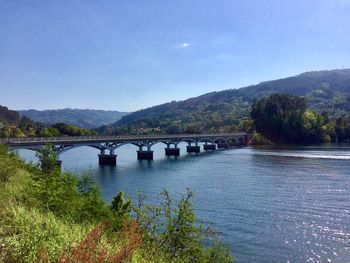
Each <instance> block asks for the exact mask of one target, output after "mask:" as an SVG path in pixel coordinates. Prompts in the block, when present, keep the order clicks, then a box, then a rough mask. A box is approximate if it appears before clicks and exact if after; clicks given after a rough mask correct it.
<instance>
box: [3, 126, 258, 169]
mask: <svg viewBox="0 0 350 263" xmlns="http://www.w3.org/2000/svg"><path fill="white" fill-rule="evenodd" d="M250 137H251V135H250V134H248V133H243V132H240V133H223V134H162V135H126V136H79V137H73V136H65V137H47V138H46V137H39V138H36V137H28V138H3V139H0V144H4V145H6V146H7V147H8V148H9V149H11V150H16V149H28V150H33V151H39V150H40V149H41V148H42V147H43V146H44V145H52V147H53V149H54V150H55V151H56V153H57V162H58V163H59V164H61V161H60V160H59V156H60V154H62V153H64V152H66V151H69V150H71V149H74V148H77V147H81V146H89V147H93V148H96V149H98V150H99V151H100V153H99V154H98V158H99V164H100V165H116V164H117V155H116V149H118V148H119V147H121V146H123V145H126V144H132V145H135V146H137V147H138V150H137V159H139V160H153V151H152V146H153V145H155V144H157V143H163V144H165V146H166V147H165V155H166V156H179V155H180V148H178V144H179V143H181V142H185V143H187V147H186V150H187V153H199V152H200V151H201V146H200V145H199V144H200V143H201V144H203V150H205V151H213V150H216V149H217V148H218V149H228V148H230V147H237V146H243V145H247V144H248V141H249V139H250Z"/></svg>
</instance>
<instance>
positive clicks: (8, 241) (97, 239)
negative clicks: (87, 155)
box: [0, 150, 232, 262]
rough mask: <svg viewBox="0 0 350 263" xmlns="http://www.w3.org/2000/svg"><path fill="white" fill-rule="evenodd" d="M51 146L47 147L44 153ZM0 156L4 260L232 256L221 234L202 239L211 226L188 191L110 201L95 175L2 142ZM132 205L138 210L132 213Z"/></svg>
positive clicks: (227, 258)
mask: <svg viewBox="0 0 350 263" xmlns="http://www.w3.org/2000/svg"><path fill="white" fill-rule="evenodd" d="M50 154H51V153H46V154H45V156H46V157H45V158H46V159H45V161H49V160H48V159H50V156H51V155H50ZM0 158H1V162H0V175H1V178H3V179H4V180H3V184H2V185H1V186H0V187H1V188H0V190H1V191H0V200H1V202H0V243H1V244H2V247H1V253H0V254H1V257H2V260H3V261H4V262H18V261H21V262H39V261H40V262H122V261H123V262H125V261H127V262H213V261H214V262H231V260H232V258H231V253H230V252H229V251H228V250H227V249H225V248H224V247H222V246H221V245H220V244H219V243H217V242H216V241H215V242H211V243H210V244H211V245H210V246H205V245H204V244H203V241H205V240H208V239H207V238H209V237H210V235H209V234H212V232H211V231H207V229H202V228H198V227H197V226H196V224H195V217H194V214H193V209H192V204H191V202H192V198H193V195H192V192H190V191H189V192H188V193H187V194H185V195H184V196H183V198H180V200H179V201H178V202H175V203H174V204H175V206H173V205H170V202H171V199H170V196H169V195H168V194H167V192H164V204H165V206H163V207H154V206H152V207H151V206H148V205H147V204H146V203H144V202H135V204H134V205H133V206H131V205H130V203H129V201H128V200H127V199H125V198H123V196H122V195H121V194H117V195H116V198H114V199H113V202H112V204H111V205H108V204H107V203H105V202H104V201H103V200H102V199H101V196H100V192H99V190H98V188H97V186H96V184H95V183H94V181H93V180H91V177H88V176H82V175H80V176H78V177H77V176H76V175H72V174H70V173H61V172H59V170H58V169H56V168H54V167H53V166H45V167H46V168H45V169H43V170H41V169H39V168H38V167H35V166H33V165H28V164H25V163H24V162H23V161H21V160H20V159H19V158H18V157H16V156H13V155H9V154H8V153H6V152H5V151H4V150H1V153H0ZM40 158H44V157H43V156H41V157H40ZM53 160H54V159H53ZM139 201H140V200H139ZM166 204H169V205H168V206H166ZM131 210H133V212H134V213H135V214H136V218H135V217H133V218H131V217H130V216H129V212H130V211H131ZM165 213H167V217H165V218H164V217H163V216H164V214H165ZM205 243H207V241H206V242H205Z"/></svg>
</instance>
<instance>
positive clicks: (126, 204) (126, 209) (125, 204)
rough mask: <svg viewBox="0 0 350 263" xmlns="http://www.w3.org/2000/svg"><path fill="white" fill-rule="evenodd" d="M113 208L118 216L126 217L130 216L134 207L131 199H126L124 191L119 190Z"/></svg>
mask: <svg viewBox="0 0 350 263" xmlns="http://www.w3.org/2000/svg"><path fill="white" fill-rule="evenodd" d="M111 209H112V211H113V212H114V213H115V214H116V216H117V218H121V219H125V218H126V217H127V216H129V213H130V212H131V209H132V204H131V199H128V200H125V199H124V193H123V192H118V193H117V194H116V196H114V197H113V200H112V204H111Z"/></svg>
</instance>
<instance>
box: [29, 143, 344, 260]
mask: <svg viewBox="0 0 350 263" xmlns="http://www.w3.org/2000/svg"><path fill="white" fill-rule="evenodd" d="M184 147H185V145H182V146H181V156H180V157H179V158H177V159H175V158H167V157H165V156H164V149H163V147H161V146H160V145H156V147H155V149H154V150H155V160H154V161H151V162H149V161H137V160H136V148H135V147H132V146H125V147H122V148H120V149H118V151H117V153H118V161H117V162H118V166H117V167H108V166H98V165H97V152H96V150H94V149H92V148H91V149H90V148H86V147H82V148H78V149H75V150H72V151H68V152H66V153H65V154H63V156H62V160H63V166H64V169H69V170H75V171H81V170H86V169H91V170H92V171H93V173H94V178H95V179H96V181H97V182H98V184H99V185H100V186H101V187H102V190H103V197H104V199H105V200H106V201H110V200H111V198H112V197H113V196H114V195H115V193H116V192H118V191H120V190H123V191H124V192H125V193H126V194H127V195H129V196H131V197H136V195H137V192H138V191H142V192H144V193H146V194H148V195H149V196H150V198H149V201H150V202H152V203H155V204H159V202H160V201H161V200H160V195H159V193H160V192H161V190H162V189H167V190H169V191H170V193H172V194H173V195H175V196H176V194H178V193H180V192H184V191H185V189H186V187H190V188H191V189H192V190H194V191H195V193H196V198H195V209H196V214H197V215H198V217H200V218H203V219H205V220H207V221H208V222H212V223H213V226H214V228H215V229H217V230H219V231H220V232H221V234H220V236H221V238H222V240H223V241H224V242H225V244H227V245H228V246H230V247H231V248H232V251H233V254H234V256H235V257H236V260H237V261H244V262H276V261H280V262H288V261H290V262H350V256H349V255H350V241H349V240H350V147H349V145H338V146H336V147H334V145H333V146H318V147H302V148H300V147H294V148H292V147H289V148H286V147H284V148H271V147H269V148H258V149H252V148H241V149H232V150H226V151H215V152H212V153H202V154H199V155H192V156H189V155H187V154H186V153H185V149H184ZM26 154H28V153H26Z"/></svg>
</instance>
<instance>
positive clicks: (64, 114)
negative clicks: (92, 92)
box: [19, 109, 128, 129]
mask: <svg viewBox="0 0 350 263" xmlns="http://www.w3.org/2000/svg"><path fill="white" fill-rule="evenodd" d="M19 113H20V114H21V115H23V116H26V117H28V118H30V119H32V120H34V121H39V122H42V123H47V124H54V123H58V122H64V123H66V124H69V125H74V126H78V127H81V128H86V129H93V128H96V127H99V126H102V125H106V124H111V123H114V122H116V121H118V120H119V119H120V118H121V117H122V116H124V115H126V114H128V113H127V112H119V111H104V110H89V109H86V110H82V109H61V110H43V111H38V110H20V111H19Z"/></svg>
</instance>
